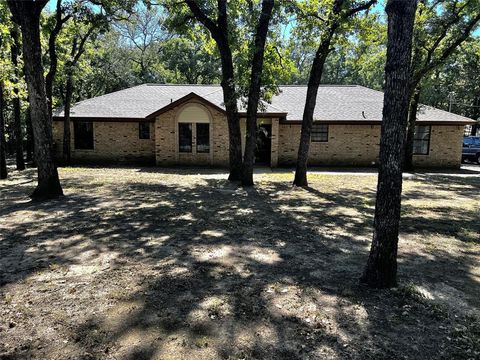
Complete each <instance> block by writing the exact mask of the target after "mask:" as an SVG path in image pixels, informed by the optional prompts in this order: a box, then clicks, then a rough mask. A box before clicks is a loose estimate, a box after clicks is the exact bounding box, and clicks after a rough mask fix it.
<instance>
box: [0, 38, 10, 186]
mask: <svg viewBox="0 0 480 360" xmlns="http://www.w3.org/2000/svg"><path fill="white" fill-rule="evenodd" d="M1 44H2V39H1V38H0V46H1ZM3 108H4V101H3V82H2V81H1V80H0V179H6V178H7V176H8V171H7V149H6V146H5V118H4V117H3Z"/></svg>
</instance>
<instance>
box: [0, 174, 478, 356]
mask: <svg viewBox="0 0 480 360" xmlns="http://www.w3.org/2000/svg"><path fill="white" fill-rule="evenodd" d="M34 175H35V174H34V171H33V170H27V171H26V172H24V173H22V174H20V173H18V172H13V173H12V177H11V178H10V179H9V180H7V181H2V182H0V196H1V199H2V203H1V207H0V217H1V219H2V221H1V223H0V253H1V257H0V358H40V359H56V358H62V359H63V358H67V359H187V358H191V359H216V358H218V359H224V358H225V359H260V358H261V359H279V358H285V359H318V358H327V359H344V358H353V359H387V358H388V359H390V358H395V359H402V358H409V359H430V358H437V359H441V358H444V359H451V358H455V359H476V358H479V357H480V344H479V339H480V325H479V316H480V314H479V308H480V299H479V296H478V294H479V293H480V266H479V261H480V237H479V234H480V214H479V205H478V204H479V203H480V192H479V190H480V179H479V178H478V177H465V178H463V177H458V176H444V175H416V176H413V177H409V178H408V179H406V180H405V182H404V198H403V209H402V223H401V237H400V245H399V279H400V285H399V287H398V288H396V289H392V290H382V291H373V290H369V289H367V288H365V287H362V286H360V285H359V284H358V278H359V275H360V273H361V271H362V269H363V266H364V264H365V261H366V258H367V256H368V250H369V246H370V241H371V233H372V227H371V225H372V219H373V211H374V205H375V189H376V176H374V175H368V174H361V175H356V176H354V175H345V174H343V175H342V174H338V175H332V174H312V175H311V176H310V177H309V180H310V187H309V188H308V189H298V188H292V187H291V186H290V182H291V180H292V174H291V172H275V173H264V174H257V175H256V176H255V180H256V183H257V184H258V185H257V186H256V187H255V188H254V189H247V190H245V189H242V188H238V187H237V186H235V185H233V184H230V183H228V181H226V180H225V178H226V175H225V174H223V173H221V172H218V171H216V170H195V169H183V170H181V169H170V170H166V169H157V168H141V169H137V168H124V169H108V168H107V169H103V168H64V169H60V175H61V178H62V183H63V185H64V190H65V194H66V196H65V197H64V198H62V199H59V200H55V201H50V202H47V203H30V202H29V201H28V199H27V194H28V193H29V192H31V191H32V190H33V187H34V185H35V182H34V181H33V180H34Z"/></svg>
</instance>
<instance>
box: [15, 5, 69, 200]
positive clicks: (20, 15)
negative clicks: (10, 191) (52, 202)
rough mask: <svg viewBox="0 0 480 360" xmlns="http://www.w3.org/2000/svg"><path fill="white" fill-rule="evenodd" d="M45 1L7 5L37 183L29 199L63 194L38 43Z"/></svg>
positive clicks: (49, 197)
mask: <svg viewBox="0 0 480 360" xmlns="http://www.w3.org/2000/svg"><path fill="white" fill-rule="evenodd" d="M47 2H48V1H47V0H40V1H15V0H8V1H7V4H8V7H9V8H10V11H11V13H12V15H13V21H14V22H16V23H17V24H18V25H19V26H20V29H21V32H22V40H23V41H22V43H23V57H24V71H25V79H26V83H27V89H28V98H29V103H30V109H31V119H32V128H33V132H34V140H35V159H36V161H37V166H38V184H37V187H36V188H35V190H34V192H33V193H32V194H31V198H32V199H34V200H45V199H51V198H56V197H58V196H61V195H63V191H62V187H61V185H60V180H59V177H58V171H57V167H56V165H55V161H54V155H53V140H52V138H53V136H52V123H51V117H50V116H49V112H48V103H47V96H46V91H45V78H44V76H43V65H42V52H41V44H40V14H41V12H42V10H43V8H44V7H45V5H46V4H47Z"/></svg>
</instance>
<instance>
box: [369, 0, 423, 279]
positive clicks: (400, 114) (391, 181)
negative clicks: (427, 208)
mask: <svg viewBox="0 0 480 360" xmlns="http://www.w3.org/2000/svg"><path fill="white" fill-rule="evenodd" d="M416 7H417V0H389V1H388V3H387V7H386V12H387V14H388V45H387V63H386V66H385V95H384V100H383V101H384V105H383V121H382V130H381V139H380V164H379V172H378V185H377V199H376V204H375V220H374V233H373V241H372V247H371V249H370V256H369V258H368V261H367V265H366V268H365V271H364V273H363V276H362V278H361V281H362V282H364V283H366V284H368V285H369V286H371V287H375V288H385V287H391V286H395V285H396V282H397V249H398V232H399V223H400V207H401V194H402V161H403V155H404V142H405V128H406V126H407V118H408V100H409V77H410V60H411V52H412V34H413V23H414V18H415V11H416Z"/></svg>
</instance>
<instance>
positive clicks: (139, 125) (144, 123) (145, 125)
mask: <svg viewBox="0 0 480 360" xmlns="http://www.w3.org/2000/svg"><path fill="white" fill-rule="evenodd" d="M142 126H143V127H144V128H143V129H142ZM142 130H143V131H145V130H147V131H146V132H147V134H148V135H147V137H144V136H143V135H145V133H144V132H142ZM138 139H139V140H150V139H151V134H150V123H149V122H139V123H138Z"/></svg>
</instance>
